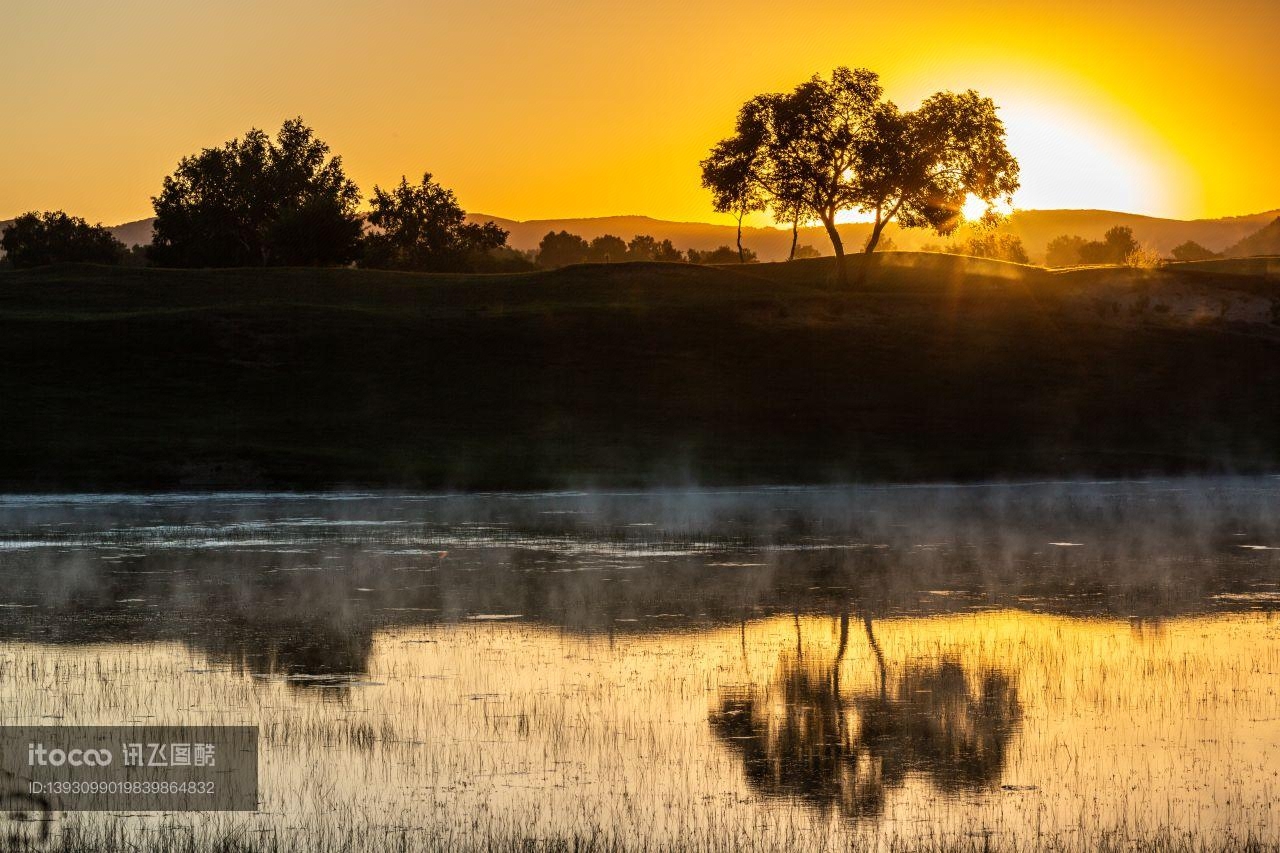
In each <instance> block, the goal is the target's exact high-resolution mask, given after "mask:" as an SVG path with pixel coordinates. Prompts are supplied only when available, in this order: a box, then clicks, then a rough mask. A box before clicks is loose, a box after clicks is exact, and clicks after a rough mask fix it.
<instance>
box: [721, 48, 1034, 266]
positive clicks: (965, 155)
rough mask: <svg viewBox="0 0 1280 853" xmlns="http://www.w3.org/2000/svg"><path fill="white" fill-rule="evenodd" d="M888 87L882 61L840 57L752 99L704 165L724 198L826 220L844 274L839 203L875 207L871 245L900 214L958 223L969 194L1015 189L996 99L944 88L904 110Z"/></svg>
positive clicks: (787, 217) (910, 220)
mask: <svg viewBox="0 0 1280 853" xmlns="http://www.w3.org/2000/svg"><path fill="white" fill-rule="evenodd" d="M882 95H883V90H882V88H881V86H880V82H879V78H878V77H877V75H876V74H875V73H874V72H871V71H868V70H866V69H853V70H851V69H848V68H837V69H836V70H835V71H834V72H832V74H831V78H830V79H829V80H824V79H823V78H822V77H819V76H815V77H813V78H812V79H810V80H808V81H806V82H804V83H802V84H800V85H799V86H797V87H796V88H795V89H794V90H793V91H791V92H789V93H782V94H766V95H759V96H757V97H755V98H752V99H751V100H749V101H748V102H747V103H746V104H745V105H744V106H743V107H742V109H741V110H739V113H738V120H737V124H736V126H735V133H734V135H733V136H731V137H729V138H728V139H725V140H723V141H721V142H720V143H718V144H717V145H716V147H715V148H714V149H712V152H711V156H710V157H708V158H707V160H704V161H703V164H702V167H703V183H704V185H706V186H708V187H709V188H711V189H712V191H713V196H714V203H715V206H716V209H717V210H723V209H729V210H731V211H732V210H733V207H732V205H733V203H737V204H740V205H741V204H744V202H742V201H739V200H741V199H752V200H753V201H755V203H756V204H758V205H761V206H763V205H765V204H767V205H768V206H769V207H770V208H771V209H772V210H773V214H774V218H775V219H776V220H778V221H779V222H791V223H792V224H793V230H794V226H797V225H798V224H799V223H800V222H801V221H804V220H810V219H816V220H818V221H819V222H821V223H822V225H823V226H824V227H825V228H826V231H827V235H828V237H829V238H830V239H831V245H832V248H833V249H834V250H835V253H836V258H837V266H836V269H837V274H838V275H839V276H840V277H841V278H842V279H843V278H844V265H843V258H844V242H843V240H842V239H841V237H840V232H839V230H838V229H837V227H836V219H837V216H838V214H840V213H842V212H844V211H851V210H860V211H863V212H865V213H868V214H872V215H873V216H874V217H875V218H874V221H873V225H872V233H871V237H870V238H869V239H868V240H867V244H866V247H865V251H867V252H873V251H875V249H876V246H877V244H879V242H880V239H881V235H882V233H883V231H884V228H885V226H886V225H888V223H889V222H891V221H894V220H896V221H897V222H898V223H899V224H901V225H903V226H906V227H922V226H927V227H930V228H933V229H934V230H935V231H937V232H938V233H941V234H949V233H951V232H952V231H953V230H954V229H955V226H956V224H957V223H958V222H959V220H960V211H961V208H962V206H963V204H964V202H965V200H966V199H967V198H968V196H970V195H973V196H977V197H978V198H981V199H983V200H984V201H987V202H988V204H991V203H993V202H995V201H996V200H998V199H1008V198H1009V197H1010V196H1011V195H1012V193H1013V191H1014V190H1015V189H1017V187H1018V165H1017V162H1016V161H1015V160H1014V159H1013V156H1012V155H1011V154H1010V153H1009V151H1008V149H1007V148H1006V147H1005V131H1004V125H1003V124H1002V123H1001V121H1000V119H999V117H998V116H997V115H996V107H995V104H994V103H993V102H992V101H991V100H990V99H989V98H983V97H981V96H980V95H978V94H977V93H976V92H973V91H969V92H965V93H962V94H955V93H952V92H940V93H938V94H936V95H933V96H932V97H930V98H928V99H927V100H926V101H925V102H924V103H923V104H921V106H920V107H919V108H918V109H917V110H914V111H907V112H904V111H902V110H899V109H898V107H897V106H895V105H894V104H893V103H891V102H887V101H882V100H881V98H882ZM755 209H758V208H755Z"/></svg>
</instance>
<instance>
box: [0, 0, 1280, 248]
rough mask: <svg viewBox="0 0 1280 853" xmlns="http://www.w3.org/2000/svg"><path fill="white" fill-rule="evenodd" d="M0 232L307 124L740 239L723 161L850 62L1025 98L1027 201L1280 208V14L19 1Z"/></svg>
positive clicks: (1097, 7) (372, 145)
mask: <svg viewBox="0 0 1280 853" xmlns="http://www.w3.org/2000/svg"><path fill="white" fill-rule="evenodd" d="M0 33H3V34H4V38H3V49H0V81H2V82H0V86H3V91H4V98H3V105H4V109H3V118H0V130H2V132H0V219H3V218H8V217H10V216H13V215H16V214H17V213H20V212H23V211H25V210H30V209H65V210H67V211H68V212H70V213H73V214H76V215H80V216H84V217H85V218H87V219H89V220H90V221H102V222H104V223H107V224H116V223H119V222H124V221H129V220H134V219H140V218H143V217H145V216H149V215H150V214H151V205H150V197H151V196H153V195H155V194H156V193H157V192H158V191H159V189H160V185H161V181H162V179H163V177H164V176H165V175H166V174H168V173H170V172H171V171H172V170H173V168H174V167H175V165H176V164H177V162H178V160H179V158H181V157H182V156H183V155H186V154H190V153H194V152H196V151H198V150H199V149H200V148H203V147H210V146H215V145H218V144H221V143H222V142H224V141H226V140H228V139H231V138H233V137H237V136H240V135H242V134H243V133H244V131H246V130H248V129H249V128H251V127H261V128H264V129H268V130H272V131H274V130H275V129H277V128H278V127H279V126H280V124H281V122H283V121H284V120H285V119H286V118H289V117H292V116H296V115H301V116H302V117H303V118H304V119H305V120H306V121H307V122H308V124H310V125H311V126H312V127H313V128H314V129H315V130H316V133H317V135H318V136H319V137H320V138H321V139H323V140H325V141H326V142H328V143H329V145H330V146H331V147H332V148H333V150H334V151H335V152H336V153H338V154H341V155H342V158H343V162H344V164H345V166H346V168H347V171H348V174H349V175H350V176H351V177H352V178H353V179H354V180H355V181H356V183H357V184H359V185H360V187H361V188H362V190H363V191H364V192H365V194H366V196H367V195H368V194H369V192H370V191H371V190H372V187H373V185H374V184H379V185H382V186H384V187H385V186H387V185H389V184H392V183H395V182H397V181H398V180H399V178H400V176H401V175H409V176H410V177H411V178H416V177H420V176H421V174H422V173H423V172H424V171H430V172H432V173H433V174H434V175H435V177H436V179H437V180H440V181H441V182H443V183H444V184H445V185H446V186H448V187H451V188H452V189H453V190H454V191H455V192H456V193H457V195H458V198H459V200H460V201H461V203H462V205H463V206H464V207H465V208H466V209H467V210H469V211H477V212H483V213H487V214H491V215H495V216H502V217H507V218H512V219H539V218H558V217H571V216H605V215H612V214H648V215H650V216H655V217H658V218H663V219H675V220H685V221H708V222H716V221H723V220H724V219H725V217H718V216H717V215H715V214H713V213H712V212H711V209H710V201H709V197H708V195H707V193H706V192H705V191H704V190H702V189H701V187H700V184H699V168H698V162H699V160H700V159H701V158H702V157H704V156H705V155H706V152H707V150H708V149H709V148H710V147H711V145H713V144H714V143H715V142H716V141H717V140H718V139H720V138H722V137H723V136H726V135H728V134H729V133H730V132H731V131H732V125H733V118H734V115H735V113H736V111H737V109H738V107H739V106H740V105H741V103H742V102H743V101H745V100H746V99H747V98H749V97H751V96H753V95H755V94H758V93H761V92H768V91H782V90H786V89H790V88H791V87H793V86H795V85H796V84H797V83H799V82H801V81H803V80H804V79H806V78H807V77H809V76H811V75H813V74H815V73H822V74H824V75H826V74H828V73H830V71H831V69H832V68H834V67H836V66H839V65H848V66H851V67H857V66H862V67H866V68H870V69H872V70H874V71H876V72H878V73H879V74H880V75H881V77H882V81H883V83H884V85H885V89H886V95H887V97H888V98H889V99H891V100H893V101H894V102H896V103H898V104H899V105H900V106H903V107H908V108H909V107H913V106H915V105H916V104H918V103H919V102H920V100H921V99H923V98H924V97H926V96H927V95H929V94H931V93H933V92H935V91H938V90H942V89H952V90H963V89H968V88H974V89H977V90H978V91H980V92H982V93H983V94H985V95H988V96H990V97H992V98H993V99H994V100H995V101H996V103H997V104H998V105H999V106H1000V109H1001V116H1002V118H1003V119H1004V121H1005V123H1006V125H1007V127H1008V132H1009V146H1010V149H1011V150H1012V152H1013V153H1014V155H1015V156H1016V157H1017V158H1018V159H1019V161H1020V163H1021V166H1022V184H1023V188H1022V190H1020V191H1019V193H1018V195H1017V196H1016V197H1015V204H1016V206H1017V207H1020V208H1107V209H1112V210H1122V211H1127V212H1134V213H1146V214H1151V215H1156V216H1170V217H1177V218H1198V217H1217V216H1229V215H1239V214H1246V213H1255V212H1260V211H1264V210H1270V209H1273V208H1277V207H1280V157H1277V153H1278V151H1280V86H1277V83H1276V81H1277V80H1280V49H1277V39H1278V38H1280V2H1277V0H1222V2H1219V3H1216V4H1208V3H1204V2H1203V0H1196V1H1195V2H1190V0H1108V2H1096V0H1076V2H1072V3H1061V2H1040V0H1021V2H1002V0H993V2H982V3H955V2H953V1H952V0H946V2H943V0H919V1H918V2H916V3H912V4H898V3H855V2H852V0H841V2H806V0H792V2H777V0H772V2H767V3H765V2H755V0H742V2H736V3H726V2H712V0H650V2H646V3H642V4H641V3H635V4H632V3H623V2H621V0H610V1H609V2H595V0H577V1H576V2H570V0H559V2H548V0H542V2H535V1H534V0H503V1H502V2H498V0H449V2H440V0H416V2H407V1H406V0H402V2H391V0H307V2H298V0H253V2H244V0H218V2H207V0H115V2H112V3H103V2H101V0H59V2H56V3H54V2H47V0H0Z"/></svg>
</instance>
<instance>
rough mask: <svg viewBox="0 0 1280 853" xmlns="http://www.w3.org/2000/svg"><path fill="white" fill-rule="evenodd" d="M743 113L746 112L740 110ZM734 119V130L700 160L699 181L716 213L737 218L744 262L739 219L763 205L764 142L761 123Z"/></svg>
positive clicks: (744, 261)
mask: <svg viewBox="0 0 1280 853" xmlns="http://www.w3.org/2000/svg"><path fill="white" fill-rule="evenodd" d="M743 116H747V113H746V112H745V111H744V113H743ZM745 121H746V119H745V118H741V117H740V120H739V122H738V133H737V134H736V135H734V136H731V137H729V138H728V139H725V140H722V141H721V142H719V143H717V144H716V146H715V147H714V148H712V149H711V156H709V157H707V159H705V160H703V161H702V185H703V186H704V187H706V188H707V189H709V190H711V206H712V209H714V210H715V211H716V212H717V213H728V214H731V215H732V216H733V217H734V218H735V219H737V221H738V261H739V263H746V257H747V256H746V251H745V250H744V249H743V247H742V220H743V219H744V218H745V217H746V216H747V214H748V213H753V212H755V211H758V210H764V209H765V195H764V187H763V186H761V183H760V180H761V172H762V170H763V168H764V157H765V146H764V137H763V136H762V135H761V133H762V132H763V128H762V127H758V126H748V125H747V124H744V122H745Z"/></svg>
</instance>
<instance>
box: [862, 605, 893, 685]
mask: <svg viewBox="0 0 1280 853" xmlns="http://www.w3.org/2000/svg"><path fill="white" fill-rule="evenodd" d="M862 627H863V628H864V629H865V630H866V632H867V642H868V643H870V644H871V651H872V652H873V653H874V654H875V656H876V669H877V670H879V673H880V701H881V702H884V701H885V700H887V699H888V698H889V695H888V690H887V689H886V687H885V682H886V680H887V675H888V673H887V672H886V669H885V665H884V651H882V650H881V648H880V644H879V643H878V642H876V633H875V631H873V630H872V629H871V614H870V613H863V614H862Z"/></svg>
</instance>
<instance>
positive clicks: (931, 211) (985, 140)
mask: <svg viewBox="0 0 1280 853" xmlns="http://www.w3.org/2000/svg"><path fill="white" fill-rule="evenodd" d="M996 113H997V109H996V105H995V102H994V101H992V100H991V99H990V98H984V97H982V96H981V95H979V94H978V93H977V92H975V91H973V90H972V89H970V90H968V91H966V92H961V93H959V94H957V93H955V92H938V93H937V94H935V95H931V96H930V97H928V98H926V99H925V101H924V103H922V104H921V105H920V107H919V108H918V109H916V110H914V111H909V112H903V111H900V110H899V109H898V108H897V107H896V106H895V105H894V104H892V103H889V102H886V103H882V104H878V105H877V106H876V110H875V113H874V115H873V116H872V119H871V121H870V122H868V130H867V133H865V134H864V135H863V136H862V137H861V138H860V139H859V140H858V142H857V146H858V167H857V168H858V175H857V177H858V182H857V202H858V207H859V208H860V209H861V210H864V211H867V212H872V213H874V214H875V221H874V223H873V225H872V229H871V237H870V239H869V240H868V241H867V247H866V251H867V252H873V251H875V248H876V244H877V243H878V242H879V239H880V235H881V233H882V232H883V231H884V228H885V226H886V225H888V224H889V222H891V221H894V220H896V221H897V222H898V224H899V225H901V226H903V227H905V228H930V229H932V230H933V231H934V232H935V233H937V234H941V235H946V234H950V233H952V232H953V231H954V230H955V228H956V227H957V226H958V225H959V224H960V221H961V219H962V213H961V211H962V208H963V206H964V203H965V200H966V199H967V198H968V197H969V196H975V197H977V198H980V199H982V200H983V201H985V202H987V204H988V205H991V204H993V203H994V202H995V201H997V200H1000V199H1004V200H1006V201H1010V202H1011V201H1012V197H1013V193H1014V191H1015V190H1017V188H1018V162H1017V160H1015V159H1014V157H1013V155H1012V154H1011V153H1009V149H1008V148H1007V147H1006V145H1005V129H1004V123H1003V122H1002V121H1001V120H1000V117H999V116H998V115H997V114H996Z"/></svg>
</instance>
